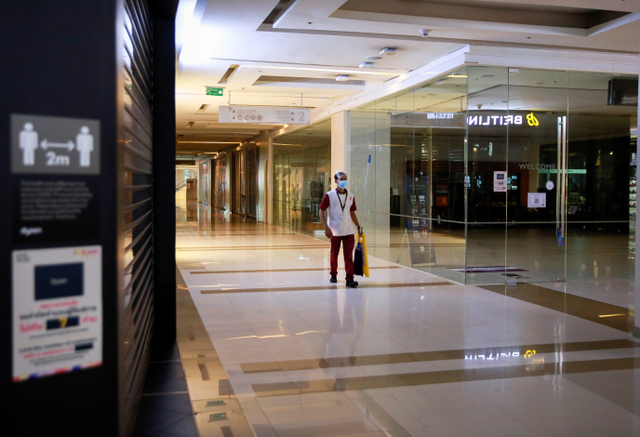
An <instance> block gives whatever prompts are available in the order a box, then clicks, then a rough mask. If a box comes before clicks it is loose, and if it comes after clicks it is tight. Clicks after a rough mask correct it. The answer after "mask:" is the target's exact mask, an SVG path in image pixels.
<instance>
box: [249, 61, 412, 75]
mask: <svg viewBox="0 0 640 437" xmlns="http://www.w3.org/2000/svg"><path fill="white" fill-rule="evenodd" d="M363 64H371V65H369V66H367V67H373V62H363V63H362V64H360V65H363ZM240 67H241V68H264V69H267V68H269V69H276V70H301V71H326V72H329V73H353V72H354V71H350V70H344V69H337V68H307V67H280V66H277V67H272V66H271V65H241V66H240ZM360 68H364V67H360ZM360 74H378V75H382V76H398V75H399V74H401V73H399V72H394V73H387V72H385V73H383V72H380V71H366V72H362V73H360Z"/></svg>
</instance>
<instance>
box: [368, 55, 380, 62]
mask: <svg viewBox="0 0 640 437" xmlns="http://www.w3.org/2000/svg"><path fill="white" fill-rule="evenodd" d="M380 59H382V56H367V61H379V60H380Z"/></svg>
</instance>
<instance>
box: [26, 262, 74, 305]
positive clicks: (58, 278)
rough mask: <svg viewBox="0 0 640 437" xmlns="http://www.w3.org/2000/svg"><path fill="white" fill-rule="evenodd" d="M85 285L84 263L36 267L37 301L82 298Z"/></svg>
mask: <svg viewBox="0 0 640 437" xmlns="http://www.w3.org/2000/svg"><path fill="white" fill-rule="evenodd" d="M83 285H84V270H83V264H82V263H73V264H54V265H47V266H36V267H35V286H36V287H35V288H36V290H35V291H36V300H44V299H56V298H60V297H72V296H82V295H83V294H84V290H83Z"/></svg>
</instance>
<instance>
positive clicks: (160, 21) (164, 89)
mask: <svg viewBox="0 0 640 437" xmlns="http://www.w3.org/2000/svg"><path fill="white" fill-rule="evenodd" d="M158 3H159V4H158ZM158 3H157V4H155V5H154V6H155V7H154V15H155V20H154V52H155V53H154V54H155V57H154V91H155V100H154V107H153V117H154V127H153V134H154V142H153V143H154V145H153V147H154V150H153V156H154V161H153V173H154V179H153V191H154V193H153V205H154V207H153V209H154V235H153V238H154V246H155V247H154V275H155V280H154V285H155V287H154V295H153V298H154V313H155V323H154V332H153V344H152V348H153V352H152V353H153V354H154V355H155V354H163V352H164V351H166V350H168V349H170V348H172V347H173V346H174V344H175V341H176V257H175V253H176V252H175V251H176V211H175V208H176V206H175V203H176V202H175V197H176V196H175V185H176V183H175V181H176V177H175V162H176V156H175V155H176V147H175V144H176V143H175V138H176V112H175V111H176V108H175V75H176V48H175V47H176V45H175V14H176V8H177V1H173V0H170V1H166V2H158Z"/></svg>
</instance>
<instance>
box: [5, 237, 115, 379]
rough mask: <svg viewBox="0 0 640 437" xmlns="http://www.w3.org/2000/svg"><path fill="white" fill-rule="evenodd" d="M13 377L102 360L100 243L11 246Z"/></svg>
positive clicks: (65, 369) (36, 375) (50, 372)
mask: <svg viewBox="0 0 640 437" xmlns="http://www.w3.org/2000/svg"><path fill="white" fill-rule="evenodd" d="M12 270H13V283H12V293H13V322H12V323H13V381H14V382H20V381H24V380H27V379H35V378H40V377H43V376H48V375H54V374H59V373H66V372H72V371H77V370H81V369H86V368H90V367H96V366H100V365H101V364H102V247H101V246H80V247H65V248H55V249H33V250H14V251H13V253H12Z"/></svg>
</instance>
